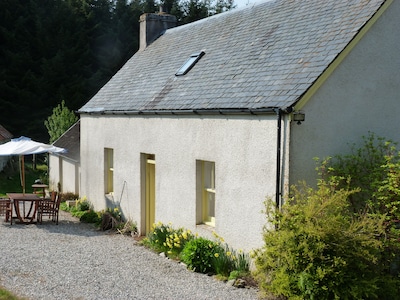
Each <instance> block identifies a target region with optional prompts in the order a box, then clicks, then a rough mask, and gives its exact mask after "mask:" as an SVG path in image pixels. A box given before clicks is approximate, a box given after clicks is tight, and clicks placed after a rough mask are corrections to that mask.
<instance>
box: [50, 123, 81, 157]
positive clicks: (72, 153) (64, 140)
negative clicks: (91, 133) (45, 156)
mask: <svg viewBox="0 0 400 300" xmlns="http://www.w3.org/2000/svg"><path fill="white" fill-rule="evenodd" d="M80 128H81V123H80V120H78V121H77V122H76V123H75V124H74V125H72V126H71V127H70V128H69V129H68V130H67V131H66V132H64V134H63V135H62V136H61V137H59V138H58V140H57V141H55V142H54V143H53V144H54V145H55V146H57V147H61V148H65V149H67V152H66V153H63V154H57V155H60V156H64V157H67V158H70V159H72V160H74V161H77V162H79V159H80V136H81V133H80V132H81V130H80Z"/></svg>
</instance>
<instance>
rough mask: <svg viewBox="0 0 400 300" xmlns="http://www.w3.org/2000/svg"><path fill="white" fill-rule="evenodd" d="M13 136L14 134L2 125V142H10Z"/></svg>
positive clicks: (0, 137) (0, 126)
mask: <svg viewBox="0 0 400 300" xmlns="http://www.w3.org/2000/svg"><path fill="white" fill-rule="evenodd" d="M12 137H13V135H12V134H11V133H10V132H9V131H8V130H7V129H5V128H4V127H3V126H2V125H0V144H1V143H3V142H8V141H9V140H10V139H11V138H12Z"/></svg>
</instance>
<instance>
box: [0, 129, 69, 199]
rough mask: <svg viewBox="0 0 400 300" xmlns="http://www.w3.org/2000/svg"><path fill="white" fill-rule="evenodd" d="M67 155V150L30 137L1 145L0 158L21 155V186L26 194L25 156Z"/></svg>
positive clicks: (22, 137)
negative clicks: (44, 154) (42, 154)
mask: <svg viewBox="0 0 400 300" xmlns="http://www.w3.org/2000/svg"><path fill="white" fill-rule="evenodd" d="M46 152H48V153H65V152H67V150H66V149H64V148H60V147H56V146H53V145H48V144H44V143H39V142H35V141H32V140H31V139H30V138H28V137H24V136H21V137H19V138H16V139H12V140H11V141H9V142H8V143H5V144H1V145H0V156H10V155H19V156H20V157H21V185H22V191H23V193H25V166H24V155H29V154H40V153H46Z"/></svg>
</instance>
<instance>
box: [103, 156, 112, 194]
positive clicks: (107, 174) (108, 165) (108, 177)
mask: <svg viewBox="0 0 400 300" xmlns="http://www.w3.org/2000/svg"><path fill="white" fill-rule="evenodd" d="M104 187H105V193H106V194H112V193H113V192H114V150H113V149H110V148H104Z"/></svg>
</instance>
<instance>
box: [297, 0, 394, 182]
mask: <svg viewBox="0 0 400 300" xmlns="http://www.w3.org/2000/svg"><path fill="white" fill-rule="evenodd" d="M399 16H400V1H394V2H393V3H392V4H391V5H390V6H389V8H388V9H387V10H386V11H385V12H384V13H383V15H382V16H381V17H380V18H379V19H378V20H377V22H376V23H375V24H374V25H373V26H372V28H370V30H369V31H367V33H366V34H365V35H364V37H363V38H362V39H361V40H360V41H359V42H358V43H357V45H356V46H355V47H354V48H353V49H352V50H351V52H350V53H349V54H348V55H347V56H346V58H345V59H344V60H343V61H342V63H341V64H340V65H339V66H338V67H337V68H336V69H335V71H334V72H333V73H332V75H331V76H330V77H329V78H328V79H327V80H326V82H325V83H324V84H323V85H322V86H321V88H319V89H318V91H317V92H316V93H315V94H314V96H313V97H312V98H311V99H310V101H309V102H308V103H307V104H306V105H305V106H304V107H303V108H302V110H303V111H304V112H305V115H306V120H305V122H303V123H302V124H301V125H296V124H292V130H291V132H292V136H291V147H290V156H291V162H290V180H291V183H296V182H297V181H298V180H303V179H305V180H306V181H307V182H308V183H310V184H315V177H316V172H315V170H314V168H315V166H316V165H315V163H314V162H313V158H314V157H319V158H326V157H328V156H334V155H337V154H345V153H348V152H349V151H350V145H352V144H353V143H355V144H357V145H361V144H362V136H367V135H368V132H372V133H374V134H375V135H376V136H380V137H386V138H388V139H392V140H394V141H396V142H400V135H399V124H400V122H399V116H400V105H399V104H400V94H399V86H400V34H399V30H398V29H399V28H400V18H399Z"/></svg>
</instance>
